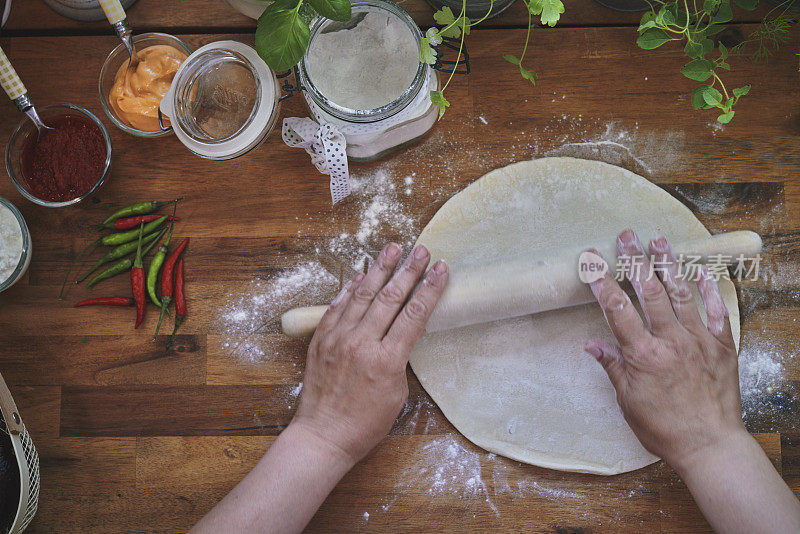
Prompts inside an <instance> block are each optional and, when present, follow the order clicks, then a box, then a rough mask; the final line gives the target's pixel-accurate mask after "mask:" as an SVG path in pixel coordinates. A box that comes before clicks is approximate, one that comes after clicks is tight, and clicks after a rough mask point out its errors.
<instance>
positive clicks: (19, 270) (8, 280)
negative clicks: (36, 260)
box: [0, 197, 32, 293]
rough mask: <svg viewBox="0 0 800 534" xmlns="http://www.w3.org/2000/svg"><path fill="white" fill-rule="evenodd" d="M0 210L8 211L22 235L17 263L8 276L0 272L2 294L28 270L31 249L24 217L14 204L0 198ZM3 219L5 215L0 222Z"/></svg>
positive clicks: (0, 291) (0, 217)
mask: <svg viewBox="0 0 800 534" xmlns="http://www.w3.org/2000/svg"><path fill="white" fill-rule="evenodd" d="M0 210H3V211H6V210H8V211H9V212H10V213H11V215H12V216H13V217H14V218H15V219H16V222H17V223H18V224H19V230H20V234H21V235H22V239H21V241H22V243H21V244H22V250H21V251H20V256H19V261H18V262H17V265H16V267H15V268H14V269H13V270H12V271H11V274H10V275H8V276H6V275H5V274H4V273H2V272H0V293H2V292H3V291H5V290H6V289H8V288H9V287H11V286H13V285H14V284H16V283H17V281H18V280H19V279H20V278H22V275H24V274H25V271H27V270H28V265H30V263H31V253H32V248H31V234H30V232H29V231H28V225H27V224H25V219H24V217H22V214H21V213H20V212H19V210H18V209H17V208H16V207H15V206H14V204H12V203H11V202H9V201H8V200H6V199H4V198H3V197H0ZM3 219H5V214H2V215H0V221H2V220H3Z"/></svg>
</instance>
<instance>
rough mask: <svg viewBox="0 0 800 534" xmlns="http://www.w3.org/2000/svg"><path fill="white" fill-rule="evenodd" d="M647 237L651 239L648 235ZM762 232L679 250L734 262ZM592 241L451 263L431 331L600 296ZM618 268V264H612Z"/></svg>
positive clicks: (754, 250) (316, 312)
mask: <svg viewBox="0 0 800 534" xmlns="http://www.w3.org/2000/svg"><path fill="white" fill-rule="evenodd" d="M642 242H644V243H646V242H649V238H648V239H647V241H644V240H642ZM761 245H762V244H761V237H760V236H759V235H758V234H756V233H755V232H748V231H739V232H729V233H725V234H719V235H715V236H711V237H707V238H702V239H695V240H692V241H686V242H682V243H677V244H674V245H673V248H674V250H675V254H676V256H678V258H680V257H681V255H683V256H684V258H688V257H692V258H694V257H698V258H699V262H700V263H708V262H709V258H710V259H712V260H714V261H721V262H722V263H725V264H731V263H733V262H736V261H737V258H739V257H740V256H742V255H743V256H744V257H745V258H753V257H754V256H755V255H757V254H758V253H760V252H761ZM587 248H588V247H585V246H583V247H561V248H552V249H545V250H537V251H536V253H535V256H533V255H530V254H528V255H526V256H520V257H514V258H507V259H503V260H502V261H501V262H498V261H497V260H495V261H493V262H487V263H483V264H475V265H462V266H459V268H457V269H456V268H451V271H450V281H449V282H448V284H447V289H445V292H444V294H443V295H442V298H441V299H440V300H439V303H438V304H437V305H436V309H435V310H434V311H433V314H432V315H431V318H430V320H429V321H428V327H427V331H428V332H440V331H442V330H449V329H451V328H459V327H462V326H467V325H470V324H479V323H487V322H491V321H496V320H499V319H508V318H510V317H519V316H523V315H530V314H532V313H540V312H544V311H548V310H555V309H558V308H566V307H569V306H578V305H581V304H587V303H589V302H593V301H594V296H593V295H592V292H591V289H590V288H589V286H588V285H587V284H586V283H584V282H582V281H581V280H580V278H579V276H578V258H579V256H580V255H581V253H582V252H584V251H585V250H586V249H587ZM596 248H597V250H598V251H599V252H600V253H601V254H602V255H603V257H604V258H605V259H606V261H607V262H608V264H609V265H611V266H614V265H616V264H617V251H616V246H615V245H614V244H613V243H611V244H606V245H604V246H600V247H596ZM612 268H613V267H612ZM327 309H328V307H327V306H310V307H307V308H295V309H293V310H289V311H288V312H286V313H284V314H283V316H282V317H281V326H282V328H283V332H284V333H285V334H286V335H287V336H290V337H303V336H307V335H310V334H312V333H313V332H314V330H315V329H316V328H317V324H319V321H320V319H321V318H322V315H323V314H324V313H325V310H327Z"/></svg>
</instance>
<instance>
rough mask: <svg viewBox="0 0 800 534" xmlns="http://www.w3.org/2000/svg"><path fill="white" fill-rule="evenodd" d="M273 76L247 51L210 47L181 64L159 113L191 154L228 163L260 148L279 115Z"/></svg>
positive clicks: (227, 44)
mask: <svg viewBox="0 0 800 534" xmlns="http://www.w3.org/2000/svg"><path fill="white" fill-rule="evenodd" d="M278 92H279V88H278V81H277V79H276V77H275V73H274V72H272V71H271V70H270V69H269V67H267V64H266V63H264V61H263V60H262V59H261V58H260V57H259V56H258V54H257V53H256V51H255V50H253V49H252V48H251V47H249V46H247V45H245V44H243V43H239V42H237V41H217V42H214V43H209V44H207V45H205V46H203V47H201V48H199V49H197V50H196V51H195V52H194V53H193V54H191V55H190V56H189V57H188V58H187V59H186V60H185V61H184V62H183V64H181V66H180V68H179V69H178V72H177V73H176V74H175V78H174V79H173V81H172V85H171V86H170V88H169V91H167V93H166V94H165V95H164V97H163V98H162V99H161V103H160V106H159V110H160V112H161V113H163V114H164V115H166V116H167V117H169V119H170V123H171V124H172V127H173V129H174V130H175V135H176V137H177V138H178V139H179V140H180V141H181V143H183V144H184V145H185V146H186V147H187V148H188V149H189V150H191V151H192V152H194V153H195V154H197V155H199V156H201V157H204V158H209V159H231V158H235V157H237V156H241V155H242V154H244V153H245V152H247V151H249V150H250V149H252V148H254V147H255V146H256V145H258V144H259V143H260V142H261V141H262V140H263V139H264V138H265V137H266V136H267V134H269V132H270V131H271V130H272V127H273V126H274V124H275V119H276V117H277V114H278V98H279V94H278Z"/></svg>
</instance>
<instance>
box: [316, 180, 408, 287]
mask: <svg viewBox="0 0 800 534" xmlns="http://www.w3.org/2000/svg"><path fill="white" fill-rule="evenodd" d="M415 178H416V173H413V174H410V175H408V176H406V177H405V178H403V179H402V180H403V182H404V184H405V185H407V186H409V187H406V189H405V193H406V195H410V194H411V191H412V189H411V187H410V186H412V185H413V184H414V182H415ZM350 180H351V186H352V194H351V197H352V199H351V202H352V204H351V208H350V209H351V210H353V211H355V212H356V216H355V219H356V221H357V223H358V227H357V228H356V229H355V230H354V231H353V230H352V229H351V228H348V226H351V224H352V221H351V220H347V221H346V222H345V223H343V224H341V231H339V230H337V231H336V234H337V236H336V237H334V238H330V239H327V240H325V242H323V243H320V244H319V245H318V246H317V247H316V252H317V254H325V253H327V254H330V255H332V256H333V257H335V258H336V259H337V260H338V261H340V262H342V264H343V265H344V266H346V267H347V268H348V269H349V271H348V272H347V273H345V277H346V278H350V277H351V276H352V275H353V274H355V273H356V272H360V271H363V270H364V268H365V266H367V265H369V264H370V263H372V261H373V260H374V259H375V257H376V256H377V253H378V252H380V250H381V249H382V248H383V247H384V246H385V245H386V243H387V242H388V241H389V240H394V241H395V242H397V243H398V244H399V245H400V246H401V247H403V249H404V250H405V251H406V252H408V251H409V250H411V247H412V246H413V244H414V241H415V240H416V236H417V233H418V232H419V230H420V229H421V228H420V227H419V225H418V224H417V220H416V219H414V218H412V216H411V215H410V214H409V210H408V208H407V206H406V203H405V202H404V201H403V200H401V198H400V197H399V196H398V194H397V184H396V182H397V179H396V178H395V176H394V172H392V169H391V168H390V167H387V166H381V167H379V168H378V169H377V170H374V171H372V172H368V173H356V172H354V173H352V174H351V176H350ZM343 218H345V217H343ZM337 223H338V221H337V217H336V216H334V218H333V220H332V224H334V225H337Z"/></svg>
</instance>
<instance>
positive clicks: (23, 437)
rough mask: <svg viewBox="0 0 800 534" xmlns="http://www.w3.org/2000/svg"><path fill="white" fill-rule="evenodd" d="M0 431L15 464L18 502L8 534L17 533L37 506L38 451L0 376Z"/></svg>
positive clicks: (23, 528)
mask: <svg viewBox="0 0 800 534" xmlns="http://www.w3.org/2000/svg"><path fill="white" fill-rule="evenodd" d="M0 432H5V433H8V436H9V437H10V438H11V445H12V448H13V450H14V456H15V457H16V459H17V465H18V466H19V478H20V484H19V488H20V491H19V505H18V506H17V511H16V514H15V516H14V519H13V521H12V522H11V528H10V530H9V533H10V534H19V533H21V532H22V531H23V530H25V528H27V526H28V525H29V524H30V522H31V521H32V520H33V516H34V515H36V509H37V507H38V506H39V453H37V452H36V447H34V445H33V441H32V440H31V436H30V434H28V430H27V429H26V428H25V425H24V424H23V422H22V418H21V417H20V415H19V411H18V410H17V406H16V404H14V399H13V398H12V397H11V392H10V391H9V390H8V386H6V383H5V380H3V375H0Z"/></svg>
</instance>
